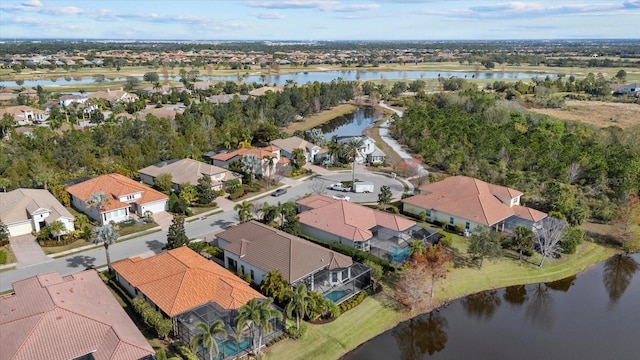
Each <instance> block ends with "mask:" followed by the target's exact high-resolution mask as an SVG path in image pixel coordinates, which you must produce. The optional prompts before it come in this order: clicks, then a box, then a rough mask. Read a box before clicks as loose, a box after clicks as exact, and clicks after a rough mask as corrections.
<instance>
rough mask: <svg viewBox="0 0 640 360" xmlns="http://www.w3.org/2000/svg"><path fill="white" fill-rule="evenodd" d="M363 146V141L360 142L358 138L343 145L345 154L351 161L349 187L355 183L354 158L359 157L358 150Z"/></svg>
mask: <svg viewBox="0 0 640 360" xmlns="http://www.w3.org/2000/svg"><path fill="white" fill-rule="evenodd" d="M363 145H364V141H362V139H361V138H359V137H354V138H351V139H350V140H349V141H347V142H346V143H344V144H343V146H344V151H345V154H346V155H347V157H348V158H349V159H351V162H352V167H351V186H353V183H354V182H355V181H356V158H357V157H358V155H360V148H361V147H362V146H363Z"/></svg>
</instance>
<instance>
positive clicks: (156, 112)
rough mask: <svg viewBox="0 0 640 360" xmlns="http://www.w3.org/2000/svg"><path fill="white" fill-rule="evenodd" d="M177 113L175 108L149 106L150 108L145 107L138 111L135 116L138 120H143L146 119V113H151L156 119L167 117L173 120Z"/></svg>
mask: <svg viewBox="0 0 640 360" xmlns="http://www.w3.org/2000/svg"><path fill="white" fill-rule="evenodd" d="M177 114H178V112H177V111H176V110H173V109H170V108H166V107H161V108H155V107H151V108H147V109H144V110H142V111H140V112H139V113H138V115H137V116H136V117H137V118H138V119H139V120H142V121H145V120H147V116H148V115H152V116H155V117H156V118H158V119H167V120H171V121H173V120H175V118H176V115H177Z"/></svg>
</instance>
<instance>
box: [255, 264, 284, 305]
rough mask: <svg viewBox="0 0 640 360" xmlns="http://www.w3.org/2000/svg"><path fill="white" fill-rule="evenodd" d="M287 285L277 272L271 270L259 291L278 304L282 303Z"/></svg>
mask: <svg viewBox="0 0 640 360" xmlns="http://www.w3.org/2000/svg"><path fill="white" fill-rule="evenodd" d="M288 289H289V283H288V282H287V280H286V279H285V278H284V276H283V275H282V274H281V273H280V271H278V270H271V271H269V272H268V273H267V275H266V276H265V277H264V280H262V284H260V290H261V291H262V292H263V293H264V294H265V295H267V296H272V297H273V298H275V299H276V300H277V301H278V302H279V303H282V302H283V301H284V298H285V295H286V293H287V290H288Z"/></svg>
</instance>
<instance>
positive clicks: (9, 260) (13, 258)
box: [0, 245, 18, 265]
mask: <svg viewBox="0 0 640 360" xmlns="http://www.w3.org/2000/svg"><path fill="white" fill-rule="evenodd" d="M0 250H4V251H5V252H6V253H7V262H6V264H13V263H15V262H17V261H18V260H16V256H15V255H14V254H13V251H12V250H11V246H9V245H5V246H0ZM0 265H5V264H0Z"/></svg>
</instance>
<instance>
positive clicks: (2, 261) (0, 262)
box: [0, 250, 8, 265]
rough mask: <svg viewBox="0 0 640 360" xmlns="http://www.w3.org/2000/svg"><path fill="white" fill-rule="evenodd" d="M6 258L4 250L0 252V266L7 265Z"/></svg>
mask: <svg viewBox="0 0 640 360" xmlns="http://www.w3.org/2000/svg"><path fill="white" fill-rule="evenodd" d="M7 257H8V255H7V252H6V251H5V250H0V265H4V264H6V263H7Z"/></svg>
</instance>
